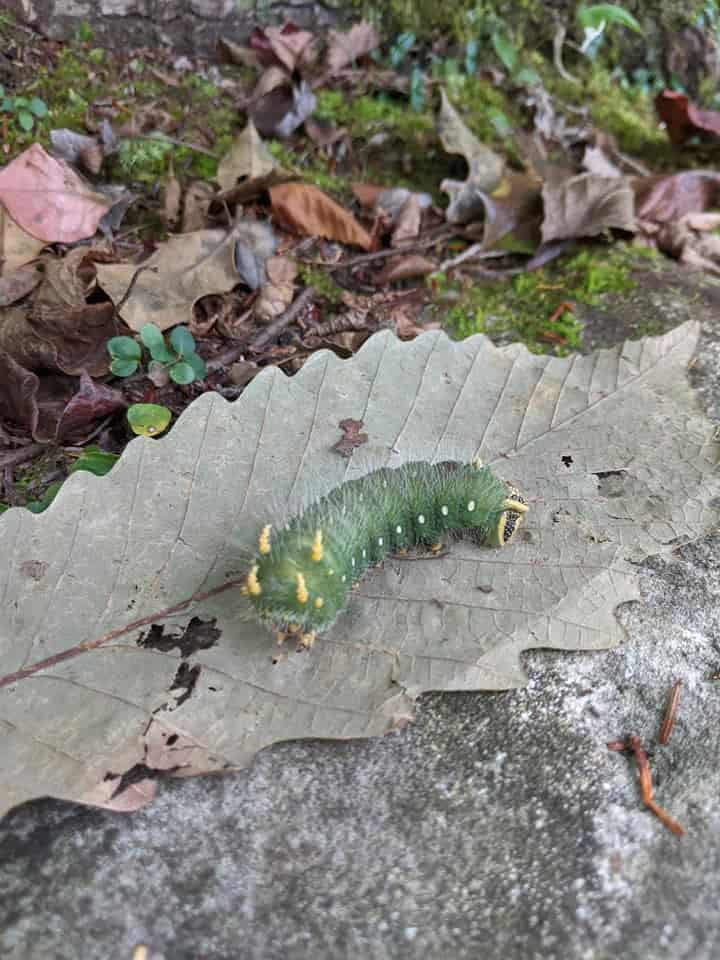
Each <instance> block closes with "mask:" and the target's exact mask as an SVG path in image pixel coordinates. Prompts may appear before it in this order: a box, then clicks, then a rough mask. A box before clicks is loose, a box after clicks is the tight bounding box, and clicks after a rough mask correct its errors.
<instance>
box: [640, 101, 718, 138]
mask: <svg viewBox="0 0 720 960" xmlns="http://www.w3.org/2000/svg"><path fill="white" fill-rule="evenodd" d="M655 109H656V110H657V114H658V116H659V117H660V119H661V120H662V121H663V123H664V124H665V126H666V127H667V132H668V137H669V138H670V142H671V143H673V144H675V145H676V146H678V145H679V144H681V143H684V142H685V141H686V140H689V139H690V137H693V136H695V135H696V134H699V135H701V136H704V137H706V138H707V137H711V138H714V137H717V136H720V113H719V112H718V111H717V110H703V109H701V108H700V107H696V106H695V104H694V103H691V101H690V100H689V99H688V97H686V96H685V94H684V93H678V92H676V91H675V90H662V91H661V92H660V93H659V94H658V95H657V97H655Z"/></svg>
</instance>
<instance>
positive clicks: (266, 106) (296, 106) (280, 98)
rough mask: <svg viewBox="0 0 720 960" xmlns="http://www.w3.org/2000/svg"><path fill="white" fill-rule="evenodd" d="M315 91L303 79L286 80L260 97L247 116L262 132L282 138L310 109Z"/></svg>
mask: <svg viewBox="0 0 720 960" xmlns="http://www.w3.org/2000/svg"><path fill="white" fill-rule="evenodd" d="M315 106H316V99H315V94H314V93H313V92H312V90H311V89H310V87H309V86H308V85H307V83H306V81H305V80H301V81H300V82H299V83H292V84H291V83H285V84H284V85H282V86H279V87H275V89H274V90H272V91H271V92H270V93H267V94H266V95H265V96H264V97H261V98H260V100H258V101H257V103H255V104H254V105H253V107H252V109H251V110H250V117H251V119H252V121H253V123H254V124H255V127H256V128H257V130H258V132H259V133H261V134H263V136H268V137H279V138H280V139H281V140H285V139H286V138H287V137H289V136H290V135H291V134H292V133H293V132H294V131H295V130H297V128H298V127H299V126H302V124H303V123H304V122H305V120H306V119H307V118H308V117H309V116H310V115H311V114H312V113H313V111H314V110H315Z"/></svg>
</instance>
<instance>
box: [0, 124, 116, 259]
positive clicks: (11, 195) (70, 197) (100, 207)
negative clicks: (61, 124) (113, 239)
mask: <svg viewBox="0 0 720 960" xmlns="http://www.w3.org/2000/svg"><path fill="white" fill-rule="evenodd" d="M0 201H1V202H2V203H3V204H4V206H5V207H6V209H7V211H8V213H9V214H10V216H11V217H12V218H13V220H15V222H16V223H18V224H19V225H20V226H21V227H22V228H23V229H24V230H26V231H27V232H28V233H29V234H31V235H32V236H33V237H37V238H38V240H43V241H44V242H45V243H75V242H76V241H77V240H84V239H85V238H87V237H91V236H92V235H93V234H94V233H95V231H96V230H97V226H98V223H99V222H100V220H101V218H102V217H103V215H104V214H105V213H106V212H107V210H108V209H109V208H110V206H111V205H112V201H111V200H109V199H108V198H107V197H104V196H102V195H101V194H99V193H95V191H94V190H93V189H92V188H91V187H90V186H89V185H88V184H87V183H85V181H84V180H83V179H82V178H81V177H80V176H79V174H77V173H76V172H75V171H74V170H73V169H72V167H69V166H68V165H67V164H66V163H65V162H64V161H63V160H56V159H55V158H54V157H51V156H50V154H49V153H46V152H45V151H44V150H43V148H42V147H41V146H40V144H39V143H34V144H33V145H32V146H31V147H28V149H27V150H25V151H24V152H23V153H21V154H20V156H19V157H16V159H15V160H13V161H12V163H9V164H8V165H7V166H6V167H5V168H4V169H3V170H0Z"/></svg>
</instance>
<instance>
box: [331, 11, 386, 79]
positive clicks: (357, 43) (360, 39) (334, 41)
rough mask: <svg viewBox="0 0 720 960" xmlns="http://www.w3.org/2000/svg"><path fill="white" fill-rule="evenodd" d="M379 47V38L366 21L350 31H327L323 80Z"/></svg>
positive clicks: (362, 21)
mask: <svg viewBox="0 0 720 960" xmlns="http://www.w3.org/2000/svg"><path fill="white" fill-rule="evenodd" d="M379 45H380V36H379V34H378V32H377V30H376V29H375V27H374V26H373V25H372V24H371V23H369V22H368V21H367V20H361V21H360V23H356V24H355V25H354V26H353V27H351V28H350V30H347V31H345V32H340V31H339V30H328V46H327V52H326V54H325V72H324V75H323V76H324V78H325V79H327V78H329V77H333V76H335V75H336V74H337V73H339V72H340V70H342V69H343V68H344V67H347V66H348V65H349V64H352V63H354V62H355V61H356V60H359V59H360V58H361V57H365V56H367V54H368V53H370V52H371V51H372V50H374V49H375V48H376V47H378V46H379Z"/></svg>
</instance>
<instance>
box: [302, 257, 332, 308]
mask: <svg viewBox="0 0 720 960" xmlns="http://www.w3.org/2000/svg"><path fill="white" fill-rule="evenodd" d="M298 276H299V277H300V279H301V281H302V282H303V284H304V285H305V286H306V287H313V289H314V290H315V292H316V293H317V294H318V295H319V296H320V297H322V298H323V299H324V300H327V302H328V303H331V304H333V305H334V306H337V305H338V304H340V303H341V302H342V296H343V289H342V287H339V286H338V285H337V284H336V283H335V281H334V280H333V279H332V277H331V276H330V274H329V273H326V271H325V270H320V269H319V268H317V267H311V266H308V265H307V264H300V265H299V267H298Z"/></svg>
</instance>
